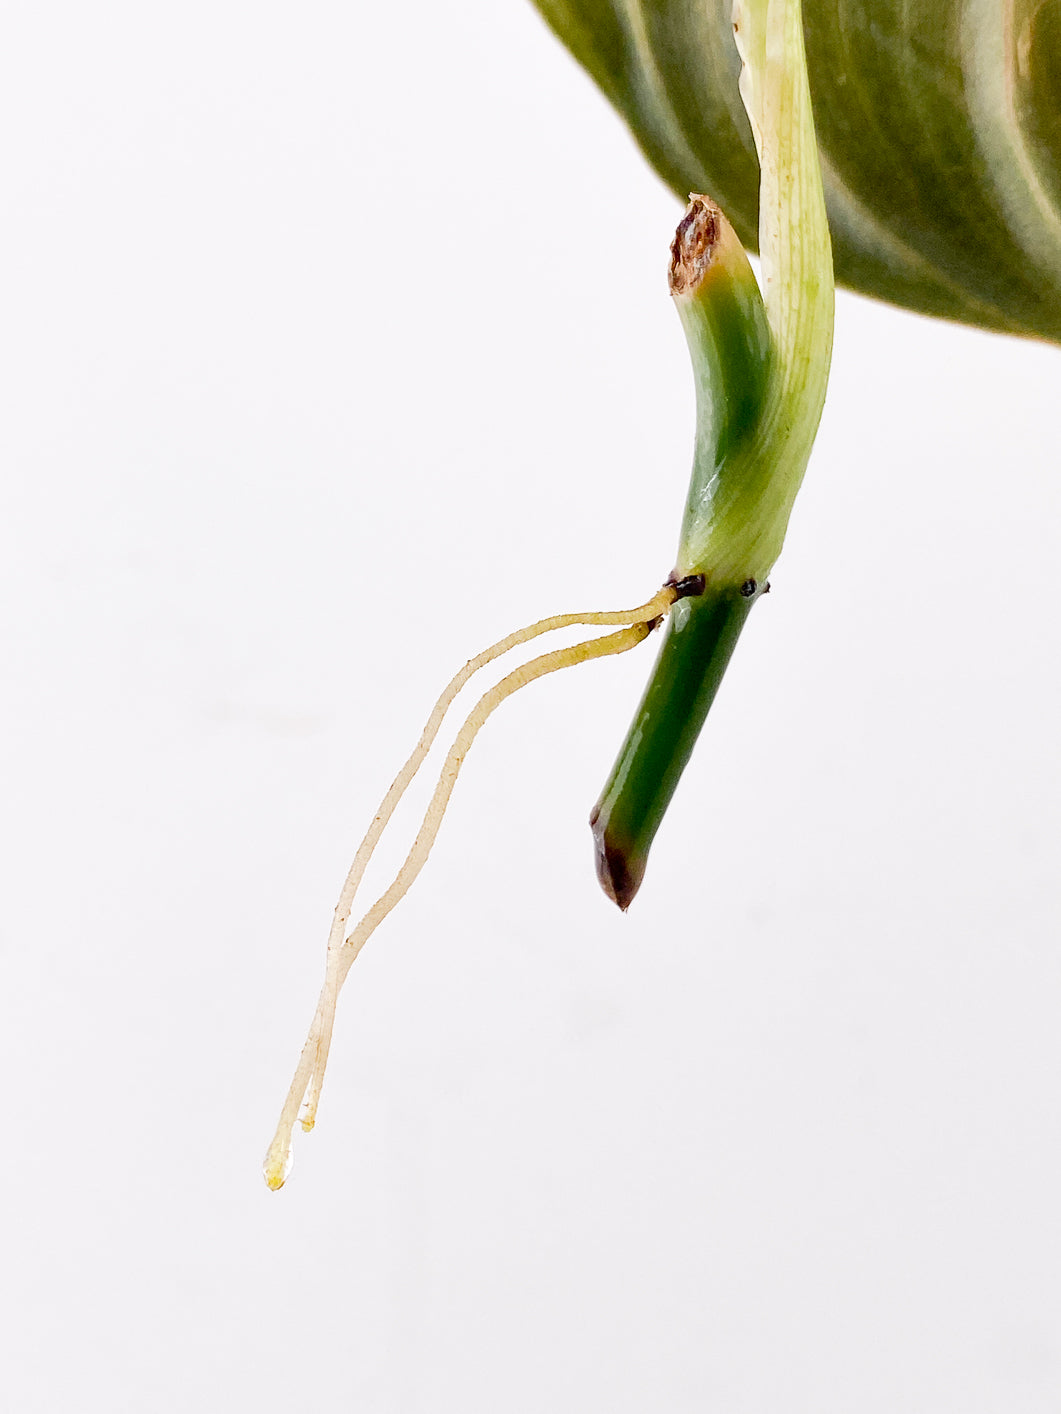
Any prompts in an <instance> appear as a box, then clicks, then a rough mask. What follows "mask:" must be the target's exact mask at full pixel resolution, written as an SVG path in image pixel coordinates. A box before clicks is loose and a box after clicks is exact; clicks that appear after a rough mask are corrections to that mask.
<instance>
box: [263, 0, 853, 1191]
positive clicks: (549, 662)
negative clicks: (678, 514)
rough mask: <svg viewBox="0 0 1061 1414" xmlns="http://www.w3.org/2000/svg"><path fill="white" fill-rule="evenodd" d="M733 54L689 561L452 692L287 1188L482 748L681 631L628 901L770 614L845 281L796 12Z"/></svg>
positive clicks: (620, 888)
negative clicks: (343, 1041) (427, 787)
mask: <svg viewBox="0 0 1061 1414" xmlns="http://www.w3.org/2000/svg"><path fill="white" fill-rule="evenodd" d="M730 42H731V43H733V45H734V54H735V55H737V56H738V62H739V65H740V81H739V82H740V95H741V101H742V102H743V104H744V106H745V110H746V113H747V118H748V122H749V125H750V130H751V132H752V133H753V135H754V142H755V145H756V150H757V153H758V157H759V163H760V171H761V177H760V203H759V209H760V217H759V231H758V244H759V250H760V255H761V261H762V282H763V283H762V289H760V286H759V283H758V281H757V280H756V278H755V274H754V272H753V271H752V268H751V265H750V264H749V261H748V257H747V254H746V252H745V248H744V245H743V244H742V242H741V239H740V237H739V235H738V233H737V231H736V230H735V229H734V227H733V225H732V224H731V223H730V222H729V220H728V219H727V217H726V215H725V214H724V213H723V210H722V209H721V208H720V207H719V206H718V205H717V204H716V203H715V201H714V200H713V199H712V198H710V197H708V196H706V195H703V194H699V193H694V194H693V195H692V197H691V199H690V203H689V206H688V209H687V211H686V213H685V216H684V217H683V218H682V221H681V223H680V224H679V226H678V230H677V233H676V235H675V237H674V241H673V244H672V246H671V263H670V289H671V294H672V296H673V298H674V300H675V303H676V306H677V309H678V312H679V316H680V318H681V322H682V326H683V328H684V331H685V334H686V339H687V342H688V344H689V350H690V355H691V359H692V364H693V374H694V380H695V384H696V393H697V428H696V440H695V453H694V464H693V474H692V480H691V485H690V491H689V496H688V498H687V502H686V508H685V515H684V518H683V521H682V528H681V535H680V539H679V549H678V557H677V564H676V567H675V569H674V570H673V572H672V573H671V575H670V576H669V577H668V578H667V580H666V582H665V583H664V585H663V587H662V589H661V590H659V591H658V592H657V593H656V594H655V595H654V596H653V597H652V598H650V599H648V600H647V601H646V602H645V603H644V604H642V605H641V606H639V607H638V608H637V609H634V610H630V611H618V612H609V613H590V614H569V615H560V616H557V617H555V618H551V619H545V620H541V621H540V622H539V623H536V624H532V625H530V626H529V627H528V628H526V629H523V630H520V631H518V632H517V633H515V634H512V635H509V636H508V637H507V638H505V639H502V640H501V641H500V642H499V643H497V644H494V645H493V646H492V647H491V648H488V649H486V650H485V651H484V652H483V653H482V654H480V655H478V657H477V658H475V659H472V660H471V662H469V663H468V664H467V665H466V666H465V668H463V669H462V670H461V671H460V672H459V673H458V674H457V675H456V676H455V677H454V678H453V679H452V680H451V682H450V683H449V684H448V685H447V687H446V688H445V690H444V691H443V693H442V695H441V697H440V698H439V700H438V702H437V704H436V706H435V709H434V710H433V712H432V714H431V716H430V718H429V720H428V723H427V725H426V727H425V729H424V733H423V735H422V736H421V739H420V741H419V743H418V745H417V747H416V749H415V750H414V752H413V753H412V755H411V756H410V758H409V760H408V761H407V762H406V764H405V766H404V767H403V768H402V770H401V771H400V772H399V774H398V776H397V777H396V778H395V781H394V783H393V784H392V786H391V788H390V790H389V791H388V793H387V795H386V796H385V798H384V800H383V802H382V803H381V805H380V808H379V810H378V811H377V813H376V816H375V818H374V820H373V822H372V824H371V825H370V827H369V830H368V831H367V833H366V835H365V838H364V840H363V841H362V844H361V846H360V848H359V849H358V851H357V854H356V856H355V859H354V862H353V864H352V866H351V869H350V872H349V874H348V877H347V880H346V883H345V885H344V888H343V891H342V894H341V896H340V899H339V903H338V904H337V906H336V909H335V914H334V918H333V924H332V929H331V933H330V936H329V940H328V948H327V958H326V966H325V978H324V983H323V986H322V989H321V994H320V999H319V1001H318V1004H317V1008H316V1012H315V1014H314V1018H313V1022H312V1024H311V1027H310V1031H309V1035H308V1037H307V1039H306V1043H305V1045H304V1047H303V1050H302V1054H301V1056H300V1058H299V1062H298V1065H297V1067H296V1070H295V1075H294V1077H293V1079H292V1082H291V1085H290V1087H289V1090H288V1094H287V1097H286V1099H285V1102H284V1105H283V1108H282V1111H281V1115H280V1119H279V1122H278V1124H277V1129H276V1132H275V1134H274V1137H273V1140H272V1142H271V1144H270V1146H269V1149H268V1152H267V1155H266V1160H265V1178H266V1182H267V1183H268V1185H269V1187H270V1188H273V1189H276V1188H279V1187H281V1186H282V1185H283V1183H284V1181H285V1180H286V1177H287V1174H288V1171H289V1168H290V1161H291V1138H292V1134H293V1131H294V1128H295V1126H296V1124H297V1123H299V1122H300V1123H301V1125H302V1127H303V1129H305V1130H310V1129H312V1128H313V1126H314V1124H315V1122H316V1114H317V1106H318V1102H319V1098H320V1093H321V1086H322V1083H323V1077H324V1072H325V1067H326V1064H327V1059H328V1051H329V1046H330V1041H331V1035H332V1028H333V1023H334V1017H335V1010H336V1004H337V1001H338V996H339V992H340V990H341V988H342V985H343V983H344V981H345V979H346V976H347V975H348V973H349V970H350V967H351V966H352V964H353V962H354V961H355V959H356V958H357V956H358V954H359V953H360V951H361V949H362V947H363V946H364V944H365V943H366V942H367V941H368V939H369V937H370V936H371V935H372V933H373V932H374V930H375V929H376V927H378V925H379V924H380V923H381V922H382V921H383V919H384V918H385V917H386V916H387V915H388V914H389V913H390V911H391V910H392V909H393V908H394V906H395V905H396V904H397V903H398V902H399V900H400V899H401V897H402V896H403V895H404V893H405V892H406V890H407V889H408V888H409V887H410V886H411V884H412V882H413V881H414V880H415V878H416V876H417V875H418V873H419V872H420V870H421V868H422V867H423V864H424V862H425V861H426V858H427V855H428V852H429V851H430V848H431V845H432V843H433V841H434V839H435V836H436V834H437V832H438V828H439V825H440V823H441V819H442V814H443V812H444V810H445V807H446V804H447V802H448V800H449V797H450V795H451V793H452V790H453V787H454V784H455V782H456V777H457V773H458V771H459V769H460V766H461V763H462V762H463V760H464V758H465V756H466V754H467V752H468V750H469V748H470V746H471V744H472V741H473V740H474V738H475V736H476V734H477V733H478V731H479V730H480V728H481V727H482V726H483V724H484V723H485V721H486V720H487V718H488V717H489V715H490V714H491V713H492V711H493V710H494V709H495V708H496V707H497V706H498V705H500V703H501V702H502V701H503V700H504V699H505V698H506V697H508V696H510V695H511V694H512V693H513V692H515V691H517V690H518V689H519V688H521V687H523V686H526V685H527V684H528V683H530V682H532V681H534V680H535V679H537V678H539V677H542V676H545V675H547V674H550V673H552V672H555V671H558V670H559V669H561V668H564V667H569V666H574V665H575V664H577V663H580V662H585V661H588V660H590V659H592V658H596V657H601V656H606V655H608V654H613V653H619V652H625V651H627V650H628V649H630V648H632V647H634V646H636V645H637V644H638V643H640V642H641V641H643V640H644V639H645V638H646V637H647V636H648V634H649V633H650V632H651V631H652V630H653V629H654V628H657V627H659V626H660V625H661V624H662V622H663V620H664V619H665V618H666V619H667V620H668V623H667V630H666V633H665V637H664V641H663V644H662V647H661V651H660V655H659V659H658V662H657V664H656V667H655V669H654V671H653V674H652V678H651V680H650V683H649V686H648V689H647V691H646V694H645V697H644V699H643V701H642V704H641V706H640V708H639V709H638V712H637V714H636V716H635V719H634V723H633V726H632V728H631V731H630V734H629V736H628V738H627V741H626V743H625V745H624V747H623V748H622V750H621V752H620V756H619V759H618V761H617V763H616V766H615V769H614V770H613V773H612V776H611V778H610V780H609V782H608V783H607V785H606V787H605V790H604V793H603V795H602V797H601V800H600V801H599V802H598V805H597V807H596V808H595V810H594V812H593V816H592V824H593V829H594V835H595V839H596V843H597V860H598V875H599V878H600V881H601V884H602V886H603V887H604V889H605V891H606V892H607V893H608V894H609V896H610V897H611V898H612V899H614V901H615V902H616V903H617V904H619V906H620V907H621V908H624V909H625V908H626V907H628V906H629V904H630V902H631V900H632V899H633V896H634V894H635V893H636V891H637V887H638V885H639V883H640V881H641V878H642V876H643V874H644V869H645V863H646V859H647V855H648V850H649V847H650V845H651V842H652V838H653V836H654V834H655V831H656V829H657V828H658V825H659V822H660V820H661V819H662V817H663V813H664V811H665V810H666V807H667V803H668V802H669V800H670V798H671V796H672V794H673V792H674V789H675V787H676V785H677V782H678V778H679V777H680V775H681V772H682V769H683V768H684V766H685V764H686V762H687V760H688V758H689V754H690V752H691V750H692V747H693V745H694V743H695V740H696V737H697V735H698V733H699V731H700V728H701V726H702V724H703V721H704V718H705V716H706V714H707V711H708V709H709V707H710V705H711V702H712V700H713V698H714V696H715V693H716V691H717V689H718V685H719V682H720V681H721V678H722V675H723V673H724V671H725V668H726V665H727V663H728V662H729V658H730V655H731V653H732V651H733V647H734V645H735V643H736V640H737V637H738V635H739V633H740V631H741V628H742V627H743V625H744V623H745V621H746V619H747V617H748V614H749V612H750V610H751V608H752V606H753V604H754V603H755V602H756V601H757V600H758V599H759V598H760V597H761V596H762V595H763V594H765V593H766V591H767V589H768V588H769V583H768V578H767V577H768V575H769V572H770V569H771V567H772V566H773V564H774V562H775V560H776V559H777V556H778V554H779V553H780V550H781V546H782V543H783V541H784V535H785V530H786V527H787V524H788V518H789V515H790V513H791V510H792V505H793V501H794V499H795V496H796V493H797V491H798V489H799V485H800V482H801V481H802V478H803V474H804V471H805V470H806V466H807V461H808V459H809V456H810V452H811V447H812V445H813V441H814V436H815V433H816V430H817V426H818V422H819V419H820V416H821V411H822V406H823V403H824V398H825V389H826V383H827V379H828V369H829V359H830V352H831V344H832V314H833V273H832V259H831V252H830V241H829V230H828V222H827V217H826V211H825V203H824V197H823V188H822V179H821V172H820V169H819V163H818V153H817V145H816V141H815V134H814V120H813V116H812V111H811V98H810V90H809V85H808V78H807V65H806V58H805V51H804V44H803V34H802V18H801V12H800V7H799V3H798V0H739V3H737V4H736V5H735V6H734V9H733V23H732V32H731V39H730ZM573 624H586V625H591V626H596V627H604V626H609V625H624V627H623V628H621V629H620V630H619V631H618V632H616V633H614V634H608V635H605V636H604V637H602V638H596V639H591V640H588V641H586V642H584V643H580V644H576V645H574V646H573V647H570V648H564V649H558V650H555V651H554V652H551V653H546V654H543V655H541V656H540V657H538V658H535V659H533V660H532V661H531V662H530V663H527V664H525V665H524V666H523V667H521V668H518V669H516V670H515V671H513V672H511V673H510V674H508V676H507V677H505V678H504V679H503V680H502V681H501V682H500V683H499V684H498V685H497V686H496V687H495V688H494V689H492V690H491V691H489V692H487V693H485V694H484V695H483V696H482V697H481V698H480V700H479V702H478V703H477V704H476V706H475V707H474V708H473V710H472V712H471V713H470V714H469V716H468V718H467V719H466V721H465V722H464V724H463V726H462V727H461V728H460V729H459V730H458V732H457V735H456V738H455V740H454V743H453V746H452V747H451V749H450V751H449V754H448V756H447V757H446V760H445V762H444V764H443V767H442V771H441V775H440V778H439V782H438V785H437V787H436V789H435V792H434V795H433V797H432V799H431V802H430V804H429V806H428V808H427V812H426V814H425V817H424V821H423V825H422V827H421V829H420V832H419V833H418V835H417V837H416V840H415V841H414V843H413V846H412V848H411V849H410V851H409V853H408V855H407V857H406V860H405V862H404V864H403V865H402V867H401V868H400V869H399V871H398V874H397V876H396V877H395V879H394V881H393V883H392V884H391V885H390V887H389V888H388V889H387V890H386V891H385V892H384V893H383V894H382V895H381V896H380V897H379V898H378V899H377V900H376V902H375V903H374V904H373V905H372V907H371V908H369V910H368V911H367V912H366V913H365V915H364V917H363V918H362V919H361V921H360V922H359V923H358V924H356V926H355V927H354V928H353V929H352V930H351V931H349V932H347V923H348V920H349V917H350V913H351V909H352V905H353V902H354V899H355V896H356V893H357V889H358V886H359V884H360V882H361V878H362V876H363V874H364V871H365V868H366V867H367V865H368V862H369V859H370V858H371V856H372V853H373V851H374V849H375V847H376V844H377V842H378V840H379V838H380V836H381V834H382V832H383V830H384V828H385V827H386V825H387V823H388V821H389V820H390V818H391V816H392V814H393V811H394V809H395V808H396V806H397V803H398V801H399V800H400V799H401V797H402V795H403V794H404V792H405V790H406V788H407V786H408V785H409V783H410V781H411V780H412V778H413V776H414V775H415V773H416V771H417V770H418V769H419V766H420V765H421V763H422V762H423V760H424V759H425V757H426V755H427V752H428V750H429V749H430V746H431V744H432V742H433V741H434V739H435V737H436V735H437V733H438V731H439V729H440V726H441V723H442V720H443V718H444V716H445V713H446V710H447V708H448V707H449V705H450V703H451V702H452V701H453V699H454V698H455V697H456V695H457V693H458V692H459V691H460V689H461V687H463V686H464V684H465V683H466V682H467V681H468V680H469V679H470V677H471V676H472V675H473V674H474V673H475V672H476V671H478V669H479V668H480V667H483V666H485V665H486V664H487V663H489V662H492V661H494V660H495V659H497V658H499V657H500V656H501V655H502V654H503V653H505V652H507V651H509V649H511V648H514V647H517V646H519V645H521V644H523V643H526V642H529V641H531V640H532V639H535V638H537V637H539V636H540V635H542V634H543V633H547V632H550V631H551V630H553V629H555V628H559V627H566V626H570V625H573Z"/></svg>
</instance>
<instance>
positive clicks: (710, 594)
mask: <svg viewBox="0 0 1061 1414" xmlns="http://www.w3.org/2000/svg"><path fill="white" fill-rule="evenodd" d="M747 587H748V588H749V592H748V593H747V594H744V593H742V592H741V590H740V589H739V588H734V587H733V586H732V585H724V586H718V587H714V586H707V587H705V590H704V592H703V594H701V595H700V596H699V597H698V598H688V599H681V600H679V602H678V603H677V604H675V606H674V608H673V609H672V610H671V613H670V618H669V620H668V622H667V627H666V630H665V637H664V640H663V644H662V646H661V648H660V651H659V656H658V658H657V659H656V664H655V667H654V668H653V670H652V676H651V678H650V679H649V683H648V687H647V688H646V689H645V695H644V697H643V698H642V699H641V703H640V706H639V707H638V709H637V712H636V713H635V715H634V721H633V725H632V726H631V728H630V731H629V733H628V735H627V738H626V741H625V742H624V743H623V747H622V750H621V751H620V753H619V757H618V760H617V761H616V763H615V765H614V767H613V768H612V773H611V775H610V777H609V778H608V783H607V785H606V786H605V787H604V790H603V792H602V793H601V798H600V800H599V801H598V802H597V804H596V806H595V807H594V810H593V813H592V814H591V815H590V824H591V825H592V827H593V839H594V843H595V844H596V850H597V877H598V879H599V880H600V882H601V887H602V888H603V890H604V892H605V893H606V894H607V895H608V897H609V898H610V899H612V900H614V902H615V903H617V904H618V905H619V907H620V908H621V909H623V910H624V911H625V910H626V909H627V908H629V906H630V904H631V902H632V901H633V898H634V895H635V894H636V893H637V891H638V889H639V888H640V886H641V880H642V878H643V877H644V873H645V866H646V864H647V863H648V852H649V849H650V848H651V845H652V841H653V839H654V838H655V834H656V831H657V830H658V829H659V826H660V823H661V821H662V819H663V816H664V814H665V813H666V810H667V806H668V805H669V804H670V800H671V796H673V794H674V791H675V788H676V787H677V785H678V780H679V778H680V776H681V774H682V772H683V771H684V770H685V766H686V763H687V762H688V760H689V757H690V756H691V755H692V750H693V747H694V746H695V745H696V739H697V737H698V736H699V735H700V728H701V727H702V726H703V725H704V719H705V718H706V716H707V713H708V709H709V708H710V706H711V704H712V702H713V701H714V700H715V693H716V692H717V691H718V688H719V684H720V683H721V681H722V676H723V674H724V673H725V671H726V667H727V665H728V664H729V660H730V655H731V654H732V652H733V649H734V647H735V646H736V643H737V638H738V637H739V635H740V631H741V629H742V628H743V627H744V623H745V620H746V619H747V617H748V614H749V612H750V611H751V607H752V605H753V604H754V603H755V600H756V598H757V597H758V595H759V594H760V593H761V592H762V590H761V589H760V588H759V586H758V585H757V586H756V587H755V588H754V589H751V588H750V582H749V586H747ZM763 589H765V586H763Z"/></svg>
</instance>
